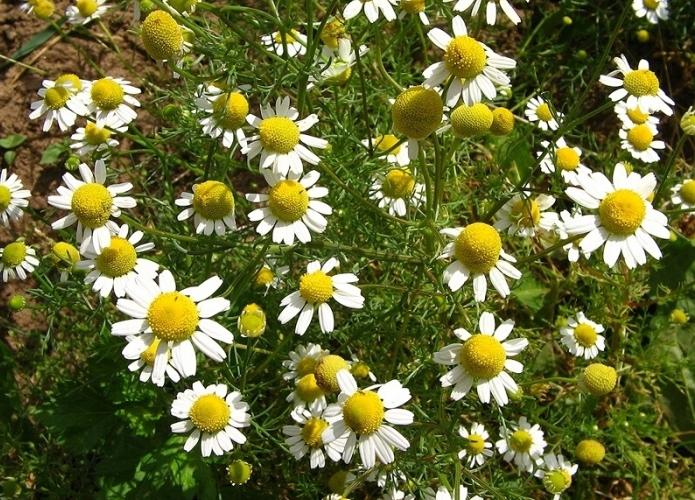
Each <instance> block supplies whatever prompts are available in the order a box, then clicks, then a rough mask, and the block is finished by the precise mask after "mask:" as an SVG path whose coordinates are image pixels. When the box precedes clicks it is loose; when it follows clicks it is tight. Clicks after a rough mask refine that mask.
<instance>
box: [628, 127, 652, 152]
mask: <svg viewBox="0 0 695 500" xmlns="http://www.w3.org/2000/svg"><path fill="white" fill-rule="evenodd" d="M653 139H654V134H653V133H652V131H651V129H650V128H649V126H648V125H644V124H642V125H635V126H634V127H632V128H631V129H630V130H628V132H627V141H628V142H629V143H630V144H631V145H632V147H633V148H635V149H636V150H637V151H646V150H647V149H649V146H651V144H652V140H653Z"/></svg>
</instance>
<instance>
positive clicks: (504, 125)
mask: <svg viewBox="0 0 695 500" xmlns="http://www.w3.org/2000/svg"><path fill="white" fill-rule="evenodd" d="M512 130H514V114H513V113H512V112H511V111H509V110H508V109H507V108H495V109H493V110H492V125H490V132H492V133H493V134H495V135H507V134H510V133H511V132H512Z"/></svg>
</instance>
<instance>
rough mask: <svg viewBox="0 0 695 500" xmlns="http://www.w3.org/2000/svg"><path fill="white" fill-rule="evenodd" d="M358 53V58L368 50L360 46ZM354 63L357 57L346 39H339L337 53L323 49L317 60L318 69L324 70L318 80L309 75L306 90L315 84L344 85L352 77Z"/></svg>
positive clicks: (326, 48) (364, 46)
mask: <svg viewBox="0 0 695 500" xmlns="http://www.w3.org/2000/svg"><path fill="white" fill-rule="evenodd" d="M359 51H360V57H362V56H363V55H365V54H366V53H367V52H368V51H369V49H367V46H366V45H360V47H359ZM356 62H357V56H356V54H355V51H354V50H353V48H352V44H351V43H350V40H349V39H348V38H341V39H340V40H339V41H338V50H337V51H336V50H332V49H330V48H328V47H324V50H323V51H322V53H321V58H320V60H319V65H320V67H321V68H324V69H323V70H322V71H321V74H320V76H319V77H318V78H316V77H315V76H314V75H309V82H310V83H309V85H308V86H307V88H311V87H313V85H314V83H316V82H320V83H326V84H328V85H345V83H347V81H348V80H349V79H350V77H351V76H352V67H353V66H354V65H355V63H356Z"/></svg>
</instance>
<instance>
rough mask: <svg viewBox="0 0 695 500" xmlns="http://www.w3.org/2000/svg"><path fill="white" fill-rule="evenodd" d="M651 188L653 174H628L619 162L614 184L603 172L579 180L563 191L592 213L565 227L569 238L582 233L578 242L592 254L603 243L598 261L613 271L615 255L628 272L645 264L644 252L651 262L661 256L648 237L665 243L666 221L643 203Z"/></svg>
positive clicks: (580, 177) (654, 184) (654, 178)
mask: <svg viewBox="0 0 695 500" xmlns="http://www.w3.org/2000/svg"><path fill="white" fill-rule="evenodd" d="M655 187H656V177H654V174H653V173H650V174H648V175H645V176H641V175H640V174H638V173H637V172H632V173H630V174H629V175H628V174H627V172H626V171H625V167H624V166H623V164H622V163H618V164H617V165H616V166H615V169H614V170H613V182H611V181H609V180H608V179H607V178H606V176H605V175H603V174H602V173H598V172H594V173H593V174H590V175H580V176H579V186H578V187H569V188H567V189H566V190H565V192H566V193H567V196H569V197H570V198H571V199H572V200H573V201H575V202H576V203H578V204H579V205H581V206H583V207H585V208H588V209H589V210H595V211H596V213H594V214H589V215H582V216H579V217H576V218H573V219H572V220H571V221H570V222H567V223H566V224H565V230H566V231H567V233H568V234H570V235H575V234H586V236H585V237H584V238H583V239H582V240H581V242H580V244H579V245H580V248H581V249H582V250H583V251H585V252H593V251H595V250H597V249H598V248H599V247H601V246H602V245H604V244H605V246H604V248H603V261H604V262H605V263H606V264H607V265H608V267H613V266H614V265H615V263H616V262H617V261H618V258H619V257H620V255H621V254H622V255H623V258H624V259H625V264H627V266H628V268H630V269H632V268H635V267H637V266H638V265H641V264H645V263H646V262H647V257H646V255H645V251H646V252H647V253H648V254H650V255H651V256H652V257H654V258H655V259H660V258H661V251H660V250H659V247H658V246H657V244H656V242H655V241H654V239H653V238H652V236H656V237H657V238H664V239H668V238H669V237H670V231H669V229H668V219H667V218H666V216H665V215H664V214H662V213H661V212H659V211H658V210H654V208H652V205H651V203H650V202H649V201H648V200H647V198H648V197H649V196H650V195H651V193H652V192H653V191H654V188H655Z"/></svg>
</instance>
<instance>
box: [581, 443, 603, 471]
mask: <svg viewBox="0 0 695 500" xmlns="http://www.w3.org/2000/svg"><path fill="white" fill-rule="evenodd" d="M574 454H575V456H576V457H577V460H579V461H580V462H582V463H584V464H586V465H596V464H597V463H599V462H601V460H603V457H605V456H606V448H604V446H603V445H602V444H601V443H599V442H598V441H596V440H595V439H584V440H582V441H579V444H578V445H577V449H576V450H575V452H574Z"/></svg>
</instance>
